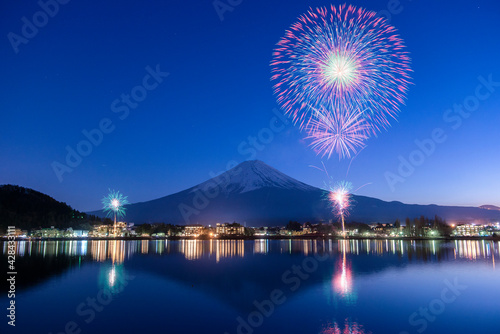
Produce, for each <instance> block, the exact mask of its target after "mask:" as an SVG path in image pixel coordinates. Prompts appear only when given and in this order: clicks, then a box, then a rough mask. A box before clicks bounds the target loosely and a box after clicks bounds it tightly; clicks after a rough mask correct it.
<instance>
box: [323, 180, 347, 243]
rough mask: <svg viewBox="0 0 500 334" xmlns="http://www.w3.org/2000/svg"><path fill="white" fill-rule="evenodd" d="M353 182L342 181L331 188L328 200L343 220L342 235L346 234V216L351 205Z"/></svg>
mask: <svg viewBox="0 0 500 334" xmlns="http://www.w3.org/2000/svg"><path fill="white" fill-rule="evenodd" d="M351 189H352V184H351V183H350V182H347V181H340V182H338V183H337V184H336V185H335V186H334V187H331V188H330V191H329V193H328V200H329V201H330V205H331V206H332V209H333V210H334V212H335V213H336V215H337V216H338V217H340V219H341V221H342V235H344V236H345V226H344V218H345V217H346V216H347V215H348V214H349V209H350V207H351V203H352V198H351Z"/></svg>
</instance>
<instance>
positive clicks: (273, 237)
mask: <svg viewBox="0 0 500 334" xmlns="http://www.w3.org/2000/svg"><path fill="white" fill-rule="evenodd" d="M263 239H264V240H335V241H338V240H401V241H408V240H411V241H423V240H424V241H425V240H427V241H453V240H479V241H480V240H486V241H500V236H489V237H467V236H448V237H432V238H428V237H379V236H373V237H363V236H353V237H348V238H342V237H339V236H328V235H301V236H281V235H267V236H227V237H217V238H208V237H207V238H205V237H201V238H200V237H180V236H175V237H147V236H141V237H70V238H43V237H37V238H18V237H16V238H15V239H14V240H15V241H84V240H85V241H94V240H96V241H99V240H122V241H131V240H170V241H178V240H201V241H205V240H263ZM10 240H12V239H10ZM0 241H8V239H7V237H6V236H4V237H1V238H0Z"/></svg>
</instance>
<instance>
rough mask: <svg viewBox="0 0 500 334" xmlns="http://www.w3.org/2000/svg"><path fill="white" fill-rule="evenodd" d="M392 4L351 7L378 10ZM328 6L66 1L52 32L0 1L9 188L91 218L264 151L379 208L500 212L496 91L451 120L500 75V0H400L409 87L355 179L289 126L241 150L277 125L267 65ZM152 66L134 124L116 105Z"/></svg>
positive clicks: (2, 175) (250, 0)
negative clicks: (386, 204)
mask: <svg viewBox="0 0 500 334" xmlns="http://www.w3.org/2000/svg"><path fill="white" fill-rule="evenodd" d="M43 1H45V0H42V2H43ZM61 2H64V1H62V0H61ZM222 2H226V3H227V0H222ZM232 2H233V3H238V1H232ZM392 2H393V1H392V0H391V1H389V0H380V1H378V0H377V1H351V2H349V3H351V4H354V5H362V6H364V7H366V8H368V9H370V10H373V11H376V12H378V11H380V10H384V9H387V7H388V4H390V3H392ZM330 3H331V1H290V0H243V1H242V2H241V4H239V5H237V6H236V7H234V8H233V10H232V11H227V12H225V13H224V14H223V18H224V20H223V21H221V20H220V18H219V16H218V14H217V12H216V10H215V9H214V7H213V4H212V0H205V1H185V0H168V1H160V0H157V1H138V0H135V1H132V0H126V1H125V0H124V1H119V4H118V2H102V1H76V0H73V1H69V2H68V3H67V4H64V5H60V8H59V10H58V12H57V13H56V14H55V15H54V17H51V18H49V19H48V22H47V23H46V24H45V25H44V23H45V22H43V18H44V17H43V15H40V14H36V13H37V12H38V11H40V10H41V8H40V5H39V4H37V2H36V1H27V0H21V1H20V0H4V1H2V5H1V11H0V32H1V34H2V36H3V37H2V39H1V43H0V53H1V54H0V56H1V59H2V62H1V64H0V73H1V77H2V80H1V83H0V92H1V99H0V108H1V114H0V124H1V134H0V184H5V183H9V184H18V185H21V186H25V187H30V188H33V189H36V190H38V191H41V192H44V193H47V194H49V195H51V196H53V197H54V198H56V199H58V200H60V201H64V202H67V203H68V204H70V205H71V206H73V207H74V208H76V209H79V210H91V209H97V208H99V207H100V200H101V198H102V197H103V196H104V195H105V194H106V193H107V191H108V188H112V189H116V190H120V191H121V192H123V193H124V194H126V195H128V196H129V200H130V201H131V202H138V201H146V200H150V199H154V198H158V197H161V196H165V195H168V194H171V193H174V192H177V191H180V190H184V189H186V188H188V187H191V186H193V185H195V184H197V183H199V182H202V181H204V180H206V179H208V178H209V177H210V176H209V174H210V172H219V171H223V170H225V168H226V164H227V162H228V161H230V160H235V161H237V162H242V161H244V160H247V159H250V158H255V159H259V160H262V161H264V162H266V163H267V164H269V165H271V166H273V167H275V168H277V169H278V170H280V171H282V172H284V173H286V174H288V175H290V176H292V177H294V178H296V179H298V180H300V181H303V182H306V183H308V184H311V185H314V186H318V187H322V186H323V183H324V181H325V180H326V176H325V175H324V173H322V172H320V171H318V170H317V169H314V168H312V167H310V165H315V166H320V165H321V161H324V163H325V165H326V167H327V169H328V171H329V173H330V175H331V176H332V177H333V178H335V179H347V180H349V181H351V182H352V183H353V185H354V188H357V187H359V186H362V185H364V184H366V183H370V184H369V185H367V186H365V187H363V188H362V189H360V190H358V191H357V193H358V194H361V195H367V196H373V197H377V198H380V199H384V200H399V201H403V202H407V203H419V204H430V203H435V204H453V205H473V206H476V205H482V204H494V205H500V177H499V171H500V149H499V147H500V146H499V145H500V144H499V143H500V131H499V126H500V84H499V85H496V86H494V85H493V86H491V85H490V86H489V88H490V90H491V92H490V91H488V88H487V87H482V88H480V90H479V92H480V94H481V96H485V95H489V97H487V98H484V99H483V100H482V101H480V105H479V107H478V108H477V109H476V110H474V111H473V112H471V114H470V116H469V117H468V118H467V119H463V122H461V123H459V121H460V119H459V118H457V114H448V113H447V110H448V109H450V108H453V105H454V104H455V103H456V104H462V103H464V100H465V101H466V103H473V102H474V99H473V98H472V99H471V98H470V96H474V94H475V92H476V88H477V87H478V85H480V84H481V82H480V81H479V80H478V77H479V76H483V77H484V79H485V80H488V77H489V76H490V75H491V78H492V80H493V81H496V82H500V61H499V55H500V38H499V33H500V3H499V2H498V1H497V0H479V1H472V0H459V1H453V2H449V1H435V0H418V1H415V0H414V1H410V0H401V2H400V5H399V6H396V9H395V10H393V12H394V11H396V12H398V13H397V14H394V15H391V17H390V20H391V23H392V24H393V25H395V27H396V28H397V29H398V31H399V33H400V35H401V37H402V38H403V39H404V40H405V42H406V45H407V47H408V50H409V52H410V53H411V58H412V68H413V70H414V73H413V82H414V85H412V86H411V88H410V92H409V95H408V100H407V105H406V106H405V107H403V108H402V112H401V114H400V117H399V119H398V122H393V124H392V127H391V128H390V129H389V130H388V131H387V132H384V133H382V134H381V135H380V136H379V137H378V138H373V139H371V140H369V142H368V146H367V147H366V148H365V149H364V150H363V151H362V152H361V153H360V154H359V155H358V157H357V158H356V159H355V160H353V161H352V164H351V167H350V170H349V174H348V175H347V177H346V172H347V167H348V163H349V161H345V160H344V161H340V162H339V160H338V158H335V157H333V158H331V159H330V160H327V159H321V158H320V157H318V156H316V155H315V153H314V152H313V151H312V150H311V148H310V147H309V146H308V142H307V141H304V140H303V138H304V134H303V133H301V132H300V131H299V130H298V128H297V127H295V126H293V125H289V126H287V127H286V129H285V130H283V131H281V132H278V133H276V134H275V136H274V138H273V140H272V141H271V142H270V143H268V144H266V145H264V146H265V147H264V148H263V150H262V151H259V152H258V153H257V154H256V155H255V156H251V154H250V153H249V150H248V148H249V146H248V144H245V143H243V144H241V143H242V142H244V141H248V139H247V138H248V136H255V135H257V134H258V133H259V131H261V130H262V129H263V128H265V127H269V122H270V120H271V119H272V118H273V116H274V114H273V113H272V110H273V108H276V107H277V104H276V101H275V97H274V95H273V91H272V83H271V81H270V66H269V63H270V61H271V57H272V50H273V48H274V46H275V44H276V43H277V42H278V41H279V39H280V38H281V37H282V36H283V34H284V32H285V30H286V29H287V28H288V27H289V26H290V25H291V24H292V23H294V22H295V20H296V19H297V17H298V16H299V15H301V14H302V13H304V12H305V11H307V9H308V7H309V6H311V7H317V6H322V5H329V4H330ZM334 3H336V4H340V3H343V2H337V1H335V2H334ZM389 6H391V5H389ZM33 15H35V18H36V19H37V20H39V21H38V23H39V24H40V25H41V27H40V28H38V32H37V33H36V35H34V33H33V32H32V31H31V32H30V31H25V33H26V32H27V33H31V34H33V35H34V36H30V38H28V39H26V40H24V41H23V42H24V43H20V42H18V45H17V49H18V53H15V51H14V48H13V46H12V43H11V42H10V41H9V33H10V32H12V33H15V34H17V35H21V34H22V31H21V30H22V27H23V25H24V24H25V23H24V22H23V21H22V18H23V17H26V18H27V19H28V21H30V22H33ZM12 36H13V35H12V34H11V35H10V37H11V39H12ZM26 42H27V43H26ZM157 64H159V68H160V70H161V71H162V72H169V76H168V77H166V78H164V79H163V82H161V83H160V84H159V85H158V86H157V87H156V88H155V89H153V90H151V91H148V93H147V94H148V95H147V97H146V98H145V99H144V101H142V102H140V103H139V104H138V105H137V106H136V108H135V109H130V113H129V115H128V116H127V117H124V116H125V114H124V112H123V111H121V112H118V113H115V112H113V110H112V108H111V104H112V102H113V101H114V100H115V99H117V98H120V95H121V94H122V93H125V94H130V92H131V90H132V89H133V88H134V87H136V86H137V85H140V84H142V81H143V78H144V77H145V75H146V74H147V73H148V72H147V71H146V69H145V68H146V67H147V66H150V67H151V68H152V69H155V68H156V66H157ZM147 84H149V85H154V84H155V82H154V81H148V82H147ZM136 92H139V90H137V89H136ZM119 106H122V107H123V104H118V105H116V106H115V107H119ZM115 109H116V108H115ZM120 117H122V118H124V119H120ZM451 117H454V118H451ZM106 118H107V119H109V120H111V122H112V124H111V125H109V124H108V125H109V126H111V127H114V130H113V131H112V132H111V133H108V134H105V135H104V137H103V139H102V143H101V144H100V145H99V146H97V147H93V151H92V153H91V154H89V155H88V156H87V157H84V158H83V160H82V162H81V163H80V164H79V165H78V166H76V167H75V168H74V169H73V171H72V172H71V173H64V174H63V175H62V182H60V181H59V179H58V177H57V176H56V174H55V173H54V170H53V168H52V163H53V162H54V161H57V162H60V163H62V164H65V163H66V162H65V159H66V154H67V152H66V147H67V146H68V145H69V146H70V147H72V148H76V146H77V144H78V143H79V142H80V141H81V140H84V139H85V137H84V135H83V134H82V131H83V130H89V131H90V130H91V129H94V128H96V127H98V126H99V123H100V122H101V120H103V119H106ZM444 118H447V120H445V119H444ZM453 127H455V128H456V129H454V128H453ZM436 128H441V129H442V130H443V132H444V135H445V136H446V140H445V141H444V142H441V143H438V144H437V147H436V149H435V152H434V153H432V154H430V156H428V157H426V159H425V161H424V162H423V163H422V164H421V165H420V166H417V167H416V168H415V170H414V171H413V173H411V175H409V176H407V177H405V182H404V183H403V182H397V183H395V184H394V185H393V188H392V189H391V186H390V185H389V183H388V182H387V180H386V172H393V173H395V174H396V173H397V169H398V166H399V164H400V161H399V156H402V157H405V158H407V159H408V158H409V156H410V154H411V153H412V152H413V151H414V150H415V149H417V146H416V144H415V140H423V139H426V138H430V137H431V135H432V132H433V131H434V130H435V129H436ZM240 145H243V146H241V147H240V150H238V147H239V146H240ZM242 153H243V154H242Z"/></svg>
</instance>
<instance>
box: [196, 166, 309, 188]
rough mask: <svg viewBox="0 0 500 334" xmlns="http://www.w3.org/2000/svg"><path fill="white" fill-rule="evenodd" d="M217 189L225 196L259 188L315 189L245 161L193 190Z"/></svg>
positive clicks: (271, 168) (272, 169) (269, 168)
mask: <svg viewBox="0 0 500 334" xmlns="http://www.w3.org/2000/svg"><path fill="white" fill-rule="evenodd" d="M215 187H218V188H219V190H220V191H221V192H223V193H225V194H229V193H240V194H241V193H245V192H249V191H253V190H257V189H261V188H281V189H289V190H304V191H314V190H317V189H316V188H314V187H312V186H309V185H307V184H305V183H302V182H300V181H297V180H295V179H294V178H291V177H290V176H288V175H285V174H283V173H281V172H280V171H278V170H276V169H274V168H273V167H270V166H269V165H267V164H265V163H264V162H262V161H259V160H251V161H245V162H242V163H241V164H239V165H238V166H236V167H234V168H233V169H231V170H229V171H227V172H225V173H222V174H220V175H219V176H216V177H214V178H212V179H210V180H208V181H206V182H203V183H201V184H200V185H198V186H196V187H195V188H193V190H192V191H196V190H199V189H203V190H209V189H210V188H215Z"/></svg>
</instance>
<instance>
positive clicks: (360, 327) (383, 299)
mask: <svg viewBox="0 0 500 334" xmlns="http://www.w3.org/2000/svg"><path fill="white" fill-rule="evenodd" d="M499 250H500V242H497V241H470V240H460V241H450V242H444V241H395V240H387V241H386V240H349V241H329V240H326V241H323V240H256V241H236V240H212V241H198V240H181V241H166V240H161V241H160V240H159V241H35V242H28V241H22V242H18V243H17V250H16V252H17V257H16V269H17V277H16V288H17V291H16V298H15V301H16V327H15V328H12V327H10V326H8V325H7V320H8V319H7V318H6V314H7V310H6V307H8V302H9V299H8V298H7V293H6V291H7V290H8V286H7V285H6V283H5V282H6V281H5V279H2V291H3V292H4V293H2V295H1V296H0V305H1V309H2V310H3V311H2V312H3V314H2V316H1V319H3V320H2V324H1V326H0V328H1V330H0V332H1V333H10V332H12V333H53V334H56V333H106V334H109V333H219V334H224V333H228V334H234V333H245V334H250V333H256V334H258V333H273V334H275V333H322V334H333V333H355V334H358V333H359V334H361V333H362V334H365V333H374V334H379V333H381V334H390V333H397V334H400V333H455V334H456V333H484V334H486V333H495V334H497V333H499V332H500V268H496V266H497V265H496V264H495V263H496V262H498V261H499V260H500V253H499ZM0 252H2V254H3V256H2V257H0V259H1V260H2V261H3V262H4V265H2V268H7V257H6V253H7V244H6V243H5V242H3V243H0ZM6 272H7V270H5V271H4V276H7V275H6Z"/></svg>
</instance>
